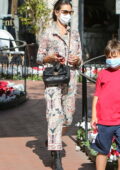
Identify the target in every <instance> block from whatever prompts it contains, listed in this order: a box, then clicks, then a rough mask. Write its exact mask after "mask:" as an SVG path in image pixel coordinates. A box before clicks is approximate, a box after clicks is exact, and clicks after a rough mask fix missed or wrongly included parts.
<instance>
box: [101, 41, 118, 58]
mask: <svg viewBox="0 0 120 170" xmlns="http://www.w3.org/2000/svg"><path fill="white" fill-rule="evenodd" d="M116 52H117V53H120V41H118V40H116V39H114V40H110V41H108V43H107V46H106V47H105V51H104V53H105V55H106V56H109V55H111V54H114V53H116Z"/></svg>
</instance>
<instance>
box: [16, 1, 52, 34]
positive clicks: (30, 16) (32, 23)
mask: <svg viewBox="0 0 120 170" xmlns="http://www.w3.org/2000/svg"><path fill="white" fill-rule="evenodd" d="M18 12H19V14H20V17H19V18H20V20H21V22H22V24H23V25H26V26H28V31H29V32H31V33H34V34H36V33H38V32H39V31H43V30H44V28H45V27H46V25H47V22H48V21H49V13H50V10H49V9H48V7H47V5H46V3H45V2H44V0H25V2H24V3H23V4H22V5H21V6H20V7H19V9H18Z"/></svg>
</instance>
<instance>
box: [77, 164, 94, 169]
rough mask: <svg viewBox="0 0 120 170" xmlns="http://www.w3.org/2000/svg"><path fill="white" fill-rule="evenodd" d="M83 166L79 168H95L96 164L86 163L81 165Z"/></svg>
mask: <svg viewBox="0 0 120 170" xmlns="http://www.w3.org/2000/svg"><path fill="white" fill-rule="evenodd" d="M81 166H82V167H81V168H78V170H95V164H94V163H84V164H82V165H81Z"/></svg>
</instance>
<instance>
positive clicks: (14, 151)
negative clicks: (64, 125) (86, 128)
mask: <svg viewBox="0 0 120 170" xmlns="http://www.w3.org/2000/svg"><path fill="white" fill-rule="evenodd" d="M16 83H17V81H16ZM19 83H20V82H19ZM27 90H28V96H29V100H28V101H27V102H26V103H24V104H22V105H20V106H19V107H17V108H13V109H9V110H6V111H0V170H51V161H52V160H51V156H50V152H49V151H47V149H46V147H45V145H44V141H45V139H46V129H47V123H46V119H45V101H44V97H43V91H44V85H43V83H42V82H38V81H28V82H27ZM88 93H89V97H88V99H89V106H88V107H89V110H90V107H91V97H92V94H93V85H89V88H88ZM89 114H90V113H89ZM80 118H81V84H78V93H77V102H76V113H75V115H74V121H73V124H72V126H71V127H70V129H69V131H68V133H67V134H66V135H65V136H64V137H63V145H64V149H65V154H63V157H62V163H63V167H64V170H95V166H94V164H93V163H92V162H91V161H90V160H88V157H87V156H86V155H85V154H84V153H82V152H81V151H75V145H76V144H75V135H76V130H77V127H75V123H77V122H78V121H79V120H80Z"/></svg>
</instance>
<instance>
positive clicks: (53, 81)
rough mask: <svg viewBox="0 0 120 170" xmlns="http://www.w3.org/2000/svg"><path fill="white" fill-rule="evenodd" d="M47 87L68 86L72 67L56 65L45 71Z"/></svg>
mask: <svg viewBox="0 0 120 170" xmlns="http://www.w3.org/2000/svg"><path fill="white" fill-rule="evenodd" d="M43 81H44V83H45V85H60V84H68V83H69V81H70V67H69V66H68V65H64V64H60V63H57V64H54V65H53V66H52V67H46V68H45V70H44V71H43Z"/></svg>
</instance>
